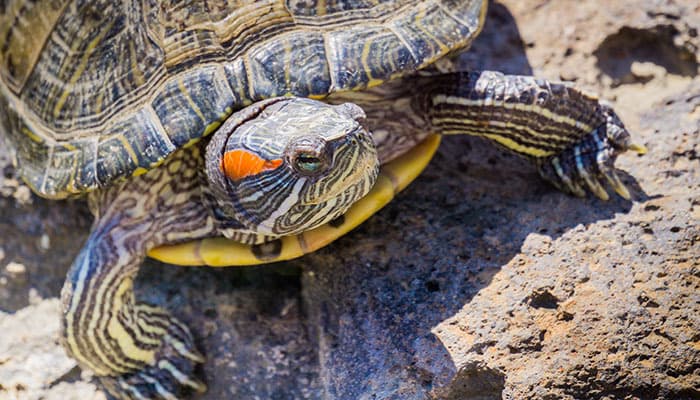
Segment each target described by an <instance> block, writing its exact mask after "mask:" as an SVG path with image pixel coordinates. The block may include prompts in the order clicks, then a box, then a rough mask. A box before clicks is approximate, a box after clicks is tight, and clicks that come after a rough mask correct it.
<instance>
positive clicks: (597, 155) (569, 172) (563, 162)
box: [538, 107, 647, 200]
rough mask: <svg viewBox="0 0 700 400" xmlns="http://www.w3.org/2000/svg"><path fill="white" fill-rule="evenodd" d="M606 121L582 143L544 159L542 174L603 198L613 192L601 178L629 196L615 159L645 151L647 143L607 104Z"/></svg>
mask: <svg viewBox="0 0 700 400" xmlns="http://www.w3.org/2000/svg"><path fill="white" fill-rule="evenodd" d="M603 113H605V116H606V118H607V120H606V123H605V124H603V125H601V126H600V127H598V128H596V129H595V130H593V131H592V132H591V133H590V134H588V135H586V136H584V137H583V138H582V139H581V140H580V141H579V142H578V143H576V144H575V145H574V146H572V147H570V148H569V149H566V150H564V151H563V152H561V153H560V154H557V155H556V156H551V157H548V158H545V159H543V160H540V162H539V163H538V167H539V172H540V175H541V176H542V177H543V178H544V179H546V180H548V181H549V182H551V183H552V184H554V186H556V187H557V188H559V189H560V190H562V191H564V192H568V193H571V194H574V195H576V196H579V197H583V196H585V194H586V189H588V191H590V192H591V193H593V194H594V195H595V196H597V197H598V198H600V199H601V200H608V199H609V198H610V196H609V195H608V192H607V191H606V190H605V188H604V187H603V185H602V184H601V179H604V180H605V181H607V182H608V184H609V185H610V187H611V188H612V189H613V190H614V191H615V193H617V194H618V195H619V196H620V197H622V198H624V199H626V200H629V199H630V198H631V195H630V192H629V190H628V189H627V187H625V185H624V184H623V183H622V181H621V180H620V178H619V176H618V175H617V172H616V171H615V160H616V159H617V156H618V155H619V154H622V153H624V152H625V151H627V150H631V151H634V152H636V153H638V154H645V153H646V152H647V149H646V147H644V146H643V145H639V144H635V143H632V142H631V139H630V135H629V132H627V130H626V129H625V127H624V125H623V124H622V122H621V121H620V120H619V118H617V116H616V115H615V113H614V112H613V111H612V109H610V108H607V107H604V108H603Z"/></svg>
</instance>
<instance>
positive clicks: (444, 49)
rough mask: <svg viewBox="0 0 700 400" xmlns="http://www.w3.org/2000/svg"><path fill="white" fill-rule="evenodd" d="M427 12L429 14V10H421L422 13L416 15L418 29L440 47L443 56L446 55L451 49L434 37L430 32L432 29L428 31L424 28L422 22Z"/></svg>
mask: <svg viewBox="0 0 700 400" xmlns="http://www.w3.org/2000/svg"><path fill="white" fill-rule="evenodd" d="M426 12H427V10H425V9H423V10H421V12H420V13H417V14H416V19H415V23H416V27H417V28H418V29H420V30H421V31H422V32H423V33H425V34H426V36H428V37H429V38H430V39H432V40H433V42H435V43H436V44H437V45H438V47H439V48H440V53H441V54H446V53H447V52H449V51H450V48H449V47H448V46H446V45H445V43H442V42H441V41H440V40H438V38H437V37H436V36H435V35H433V33H432V32H431V31H430V29H426V28H425V27H424V26H423V23H422V22H421V21H422V20H423V19H424V17H425V15H426Z"/></svg>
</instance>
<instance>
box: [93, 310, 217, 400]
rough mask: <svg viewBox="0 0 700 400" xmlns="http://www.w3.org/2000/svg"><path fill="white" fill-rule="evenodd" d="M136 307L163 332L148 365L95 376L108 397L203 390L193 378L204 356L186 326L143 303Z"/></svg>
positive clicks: (164, 397) (138, 399)
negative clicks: (164, 329)
mask: <svg viewBox="0 0 700 400" xmlns="http://www.w3.org/2000/svg"><path fill="white" fill-rule="evenodd" d="M137 308H141V309H142V310H144V311H146V312H147V314H146V315H147V316H148V317H147V319H148V320H150V321H151V322H153V323H154V326H156V325H161V322H162V323H163V325H165V328H166V329H167V333H166V334H165V335H163V336H162V338H161V347H160V349H159V350H158V351H157V352H156V354H155V360H154V362H153V363H152V364H150V365H148V366H146V367H145V368H143V369H141V370H138V371H134V372H131V373H128V374H124V375H119V376H102V377H99V380H100V382H101V383H102V384H103V385H104V388H105V389H106V390H107V393H108V394H109V396H110V397H112V398H114V399H119V400H127V399H128V400H144V399H149V400H150V399H158V400H177V399H180V398H182V395H183V394H185V393H189V392H198V393H202V392H204V391H206V389H207V387H206V385H205V384H204V383H203V382H201V381H200V380H198V379H197V378H195V377H194V375H195V374H194V370H195V367H196V365H197V364H198V363H202V362H204V356H202V355H201V354H200V353H199V352H198V351H197V349H196V347H195V345H194V341H193V339H192V335H191V334H190V332H189V329H188V328H187V327H186V326H185V325H184V324H182V323H181V322H180V321H178V320H176V319H175V318H172V317H170V316H169V315H168V314H167V313H165V312H164V311H162V310H160V309H157V308H154V307H150V306H145V305H139V306H137Z"/></svg>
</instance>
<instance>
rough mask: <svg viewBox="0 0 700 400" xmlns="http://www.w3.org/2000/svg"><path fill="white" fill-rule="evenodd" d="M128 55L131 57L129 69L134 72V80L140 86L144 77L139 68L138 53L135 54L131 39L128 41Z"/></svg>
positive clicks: (144, 80)
mask: <svg viewBox="0 0 700 400" xmlns="http://www.w3.org/2000/svg"><path fill="white" fill-rule="evenodd" d="M129 56H130V58H131V70H132V71H133V73H134V79H135V80H136V84H137V85H138V86H141V85H143V84H144V83H145V82H146V79H145V78H144V76H143V73H142V72H141V69H139V64H138V61H139V60H138V55H137V54H136V49H134V42H133V41H129Z"/></svg>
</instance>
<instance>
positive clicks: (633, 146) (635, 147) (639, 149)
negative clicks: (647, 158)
mask: <svg viewBox="0 0 700 400" xmlns="http://www.w3.org/2000/svg"><path fill="white" fill-rule="evenodd" d="M627 150H630V151H633V152H635V153H637V154H639V155H644V154H647V152H648V151H649V150H648V149H647V147H646V146H644V145H643V144H637V143H630V144H628V145H627Z"/></svg>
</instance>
